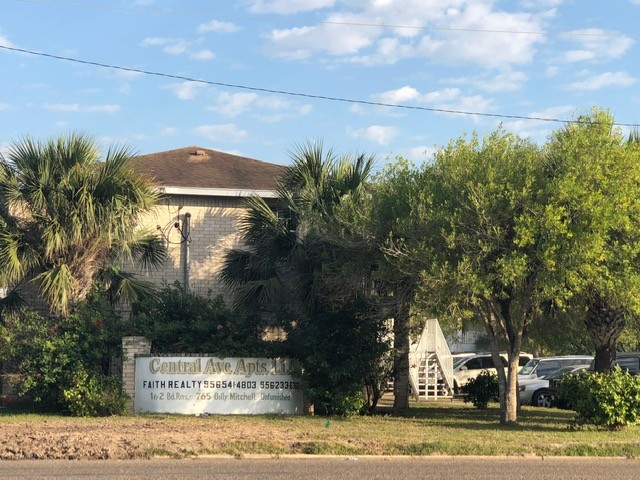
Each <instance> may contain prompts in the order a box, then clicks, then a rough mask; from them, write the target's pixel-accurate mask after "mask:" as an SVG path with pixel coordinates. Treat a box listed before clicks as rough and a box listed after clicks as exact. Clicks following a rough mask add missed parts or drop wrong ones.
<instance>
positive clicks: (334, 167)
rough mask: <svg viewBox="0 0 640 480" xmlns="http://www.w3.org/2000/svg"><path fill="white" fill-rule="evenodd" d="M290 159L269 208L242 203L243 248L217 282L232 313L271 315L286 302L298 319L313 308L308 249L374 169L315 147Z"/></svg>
mask: <svg viewBox="0 0 640 480" xmlns="http://www.w3.org/2000/svg"><path fill="white" fill-rule="evenodd" d="M290 157H291V160H292V165H291V167H289V168H288V169H287V171H286V172H285V173H284V175H283V176H282V178H281V179H280V182H279V186H278V188H277V191H278V198H277V200H276V203H275V205H270V204H268V203H267V201H265V200H264V199H263V198H260V197H252V198H250V199H249V200H248V202H247V207H248V213H247V215H246V217H245V218H244V220H243V222H242V223H241V226H240V231H241V234H242V238H243V240H244V242H245V244H246V248H243V249H236V250H232V251H230V252H229V254H228V255H227V258H226V260H225V263H224V267H223V269H222V274H221V277H222V280H223V281H224V282H225V283H226V284H228V285H229V286H231V287H233V288H234V292H235V300H236V306H237V307H240V308H245V309H247V308H248V309H250V310H254V311H255V310H257V309H263V310H264V309H266V310H272V309H274V308H276V306H277V305H282V302H281V300H282V298H283V297H286V298H289V299H292V298H295V299H297V304H296V305H295V306H294V313H296V314H303V312H304V311H305V310H306V307H308V306H309V304H310V303H311V302H313V294H312V293H313V292H312V289H313V277H314V272H315V271H316V269H317V268H319V267H320V265H319V264H318V263H317V261H316V260H317V258H316V257H317V256H314V255H313V254H312V253H311V252H310V249H311V248H312V246H313V247H317V246H318V244H319V242H320V239H321V238H324V240H326V235H323V233H324V232H323V231H322V230H323V228H326V227H327V225H328V224H330V223H331V222H332V221H335V219H336V218H335V209H336V208H337V207H338V206H339V205H340V204H341V202H342V201H343V200H344V199H346V198H350V199H354V200H355V201H357V199H358V198H360V197H362V196H363V195H365V194H366V189H367V183H366V182H367V180H368V177H369V174H370V172H371V168H372V166H373V163H374V158H373V157H365V156H364V155H358V156H357V157H356V158H355V159H352V158H351V157H349V156H344V157H342V158H338V157H337V156H336V155H335V154H334V152H333V151H332V150H329V151H328V152H326V153H325V152H324V151H323V145H322V143H321V142H315V143H306V144H303V145H299V146H297V147H296V148H295V149H294V150H292V151H291V152H290ZM289 303H291V302H289Z"/></svg>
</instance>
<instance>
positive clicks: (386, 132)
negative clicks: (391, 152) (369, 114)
mask: <svg viewBox="0 0 640 480" xmlns="http://www.w3.org/2000/svg"><path fill="white" fill-rule="evenodd" d="M347 133H348V134H349V136H350V137H353V138H365V139H367V140H370V141H372V142H375V143H377V144H379V145H388V144H389V143H390V142H391V140H393V139H394V138H395V137H397V136H398V133H399V131H398V129H397V128H396V127H389V126H383V125H371V126H370V127H367V128H361V129H358V130H353V129H352V128H351V127H347Z"/></svg>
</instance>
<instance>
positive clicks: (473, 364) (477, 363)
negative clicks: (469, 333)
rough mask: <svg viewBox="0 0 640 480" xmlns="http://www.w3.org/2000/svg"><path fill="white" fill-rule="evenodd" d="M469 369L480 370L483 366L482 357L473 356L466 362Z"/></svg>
mask: <svg viewBox="0 0 640 480" xmlns="http://www.w3.org/2000/svg"><path fill="white" fill-rule="evenodd" d="M464 366H465V367H467V370H480V369H481V368H482V361H481V359H480V358H472V359H470V360H469V361H468V362H467V363H465V364H464Z"/></svg>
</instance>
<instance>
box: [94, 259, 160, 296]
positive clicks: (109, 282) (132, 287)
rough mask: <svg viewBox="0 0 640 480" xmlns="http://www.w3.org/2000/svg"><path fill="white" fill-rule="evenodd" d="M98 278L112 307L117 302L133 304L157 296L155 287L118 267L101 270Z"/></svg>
mask: <svg viewBox="0 0 640 480" xmlns="http://www.w3.org/2000/svg"><path fill="white" fill-rule="evenodd" d="M98 278H99V280H100V281H101V282H102V284H103V286H104V288H105V293H106V295H107V300H108V301H109V303H110V304H112V305H115V304H116V303H118V302H127V303H135V302H139V301H142V300H146V299H152V298H155V297H156V295H157V291H156V287H155V286H154V285H153V284H152V283H151V282H147V281H145V280H140V279H137V278H136V277H135V275H133V274H132V273H129V272H124V271H122V270H121V269H120V268H118V267H106V268H103V269H101V271H100V272H99V275H98Z"/></svg>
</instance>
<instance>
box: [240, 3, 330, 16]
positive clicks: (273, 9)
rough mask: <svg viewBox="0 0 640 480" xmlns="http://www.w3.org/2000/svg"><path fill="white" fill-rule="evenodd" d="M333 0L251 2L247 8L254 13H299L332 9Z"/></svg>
mask: <svg viewBox="0 0 640 480" xmlns="http://www.w3.org/2000/svg"><path fill="white" fill-rule="evenodd" d="M335 3H336V2H335V0H253V1H252V5H251V7H250V8H249V10H250V11H252V12H254V13H279V14H283V15H286V14H289V13H299V12H309V11H311V10H317V9H320V8H329V7H333V5H334V4H335Z"/></svg>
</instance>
